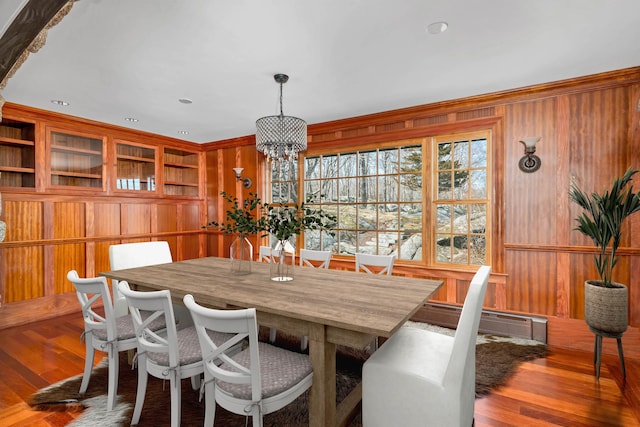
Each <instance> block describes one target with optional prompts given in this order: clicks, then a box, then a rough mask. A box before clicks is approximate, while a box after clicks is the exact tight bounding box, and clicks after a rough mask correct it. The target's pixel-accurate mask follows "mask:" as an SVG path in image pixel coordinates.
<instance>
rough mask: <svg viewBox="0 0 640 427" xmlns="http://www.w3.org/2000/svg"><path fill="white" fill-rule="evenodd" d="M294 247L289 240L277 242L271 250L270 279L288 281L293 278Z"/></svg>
mask: <svg viewBox="0 0 640 427" xmlns="http://www.w3.org/2000/svg"><path fill="white" fill-rule="evenodd" d="M295 257H296V254H295V249H294V248H293V246H292V245H291V244H290V243H289V242H285V243H284V244H280V243H279V244H278V245H277V246H276V248H275V249H272V250H271V263H270V272H271V280H274V281H277V282H288V281H291V280H293V267H294V265H295V264H296V260H295Z"/></svg>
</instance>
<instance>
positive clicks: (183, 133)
mask: <svg viewBox="0 0 640 427" xmlns="http://www.w3.org/2000/svg"><path fill="white" fill-rule="evenodd" d="M178 133H179V134H180V135H189V131H188V130H179V131H178Z"/></svg>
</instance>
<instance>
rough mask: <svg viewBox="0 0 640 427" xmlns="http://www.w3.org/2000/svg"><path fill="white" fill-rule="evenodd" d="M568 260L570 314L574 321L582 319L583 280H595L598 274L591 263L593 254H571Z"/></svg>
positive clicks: (592, 262)
mask: <svg viewBox="0 0 640 427" xmlns="http://www.w3.org/2000/svg"><path fill="white" fill-rule="evenodd" d="M570 258H571V260H570V269H569V274H570V275H571V279H570V282H569V283H570V285H571V313H570V314H571V317H572V318H574V319H584V282H585V280H591V279H597V278H598V272H597V271H596V268H595V264H594V261H593V253H584V254H581V253H572V254H571V255H570Z"/></svg>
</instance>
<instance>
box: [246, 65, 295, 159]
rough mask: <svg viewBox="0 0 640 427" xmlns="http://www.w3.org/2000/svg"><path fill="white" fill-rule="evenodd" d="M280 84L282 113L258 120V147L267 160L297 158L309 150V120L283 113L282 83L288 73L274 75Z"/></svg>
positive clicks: (286, 78) (287, 78) (287, 77)
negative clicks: (299, 154)
mask: <svg viewBox="0 0 640 427" xmlns="http://www.w3.org/2000/svg"><path fill="white" fill-rule="evenodd" d="M273 78H274V80H275V81H276V83H279V84H280V114H279V115H277V116H266V117H262V118H260V119H258V120H256V149H257V150H258V151H260V152H262V153H264V155H265V156H267V160H270V161H271V160H276V161H282V160H296V159H297V158H298V153H300V152H302V151H306V150H307V122H305V121H304V120H302V119H299V118H297V117H292V116H285V115H284V114H282V85H283V84H285V83H286V82H287V81H288V80H289V76H287V75H286V74H276V75H274V76H273Z"/></svg>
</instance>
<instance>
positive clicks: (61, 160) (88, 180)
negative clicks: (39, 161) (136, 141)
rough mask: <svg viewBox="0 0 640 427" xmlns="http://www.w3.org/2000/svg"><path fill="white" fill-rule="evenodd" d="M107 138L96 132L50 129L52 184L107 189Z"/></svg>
mask: <svg viewBox="0 0 640 427" xmlns="http://www.w3.org/2000/svg"><path fill="white" fill-rule="evenodd" d="M105 139H106V138H105V137H103V136H97V135H89V134H80V133H78V134H74V133H71V132H68V131H59V130H55V129H54V130H50V131H49V133H48V151H49V156H50V162H49V176H50V178H49V179H50V181H49V184H50V185H51V186H52V187H56V186H65V187H75V188H77V189H91V190H96V189H100V190H104V176H105V165H104V145H105Z"/></svg>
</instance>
